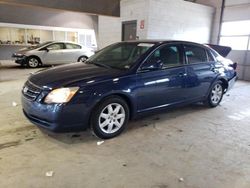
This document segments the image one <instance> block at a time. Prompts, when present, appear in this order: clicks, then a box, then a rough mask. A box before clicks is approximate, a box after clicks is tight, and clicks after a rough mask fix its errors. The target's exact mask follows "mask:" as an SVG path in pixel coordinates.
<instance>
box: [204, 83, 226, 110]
mask: <svg viewBox="0 0 250 188" xmlns="http://www.w3.org/2000/svg"><path fill="white" fill-rule="evenodd" d="M223 94H224V87H223V83H222V82H221V81H216V82H215V83H214V84H213V86H212V88H211V90H210V92H209V95H208V97H207V100H206V101H205V103H206V104H207V105H208V106H209V107H211V108H214V107H216V106H218V105H219V104H220V102H221V100H222V98H223Z"/></svg>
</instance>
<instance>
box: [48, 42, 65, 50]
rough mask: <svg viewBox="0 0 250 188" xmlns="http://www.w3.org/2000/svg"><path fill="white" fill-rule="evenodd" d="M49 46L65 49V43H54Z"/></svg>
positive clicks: (50, 47) (54, 48)
mask: <svg viewBox="0 0 250 188" xmlns="http://www.w3.org/2000/svg"><path fill="white" fill-rule="evenodd" d="M47 48H49V49H50V50H61V49H64V45H63V43H54V44H51V45H49V46H47Z"/></svg>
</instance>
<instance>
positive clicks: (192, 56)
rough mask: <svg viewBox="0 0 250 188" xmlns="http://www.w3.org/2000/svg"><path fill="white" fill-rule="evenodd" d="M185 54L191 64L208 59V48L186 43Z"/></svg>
mask: <svg viewBox="0 0 250 188" xmlns="http://www.w3.org/2000/svg"><path fill="white" fill-rule="evenodd" d="M185 54H186V57H187V61H188V63H189V64H194V63H201V62H207V61H208V60H207V53H206V50H205V49H203V48H201V47H198V46H191V45H185Z"/></svg>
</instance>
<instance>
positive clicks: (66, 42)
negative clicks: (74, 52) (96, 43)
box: [48, 40, 81, 46]
mask: <svg viewBox="0 0 250 188" xmlns="http://www.w3.org/2000/svg"><path fill="white" fill-rule="evenodd" d="M48 42H49V43H70V44H76V45H79V46H81V45H80V44H78V43H75V42H71V41H59V40H58V41H57V40H55V41H48Z"/></svg>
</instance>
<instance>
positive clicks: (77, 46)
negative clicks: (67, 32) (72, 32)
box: [65, 43, 81, 49]
mask: <svg viewBox="0 0 250 188" xmlns="http://www.w3.org/2000/svg"><path fill="white" fill-rule="evenodd" d="M65 45H66V49H81V46H80V45H77V44H71V43H66V44H65Z"/></svg>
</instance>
